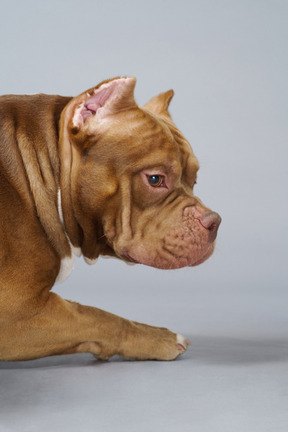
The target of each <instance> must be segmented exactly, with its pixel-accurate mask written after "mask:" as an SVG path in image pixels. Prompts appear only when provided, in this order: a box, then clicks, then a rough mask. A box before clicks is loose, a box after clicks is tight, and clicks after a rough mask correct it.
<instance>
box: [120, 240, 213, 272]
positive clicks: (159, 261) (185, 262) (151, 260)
mask: <svg viewBox="0 0 288 432" xmlns="http://www.w3.org/2000/svg"><path fill="white" fill-rule="evenodd" d="M214 246H215V245H214V243H212V244H210V245H209V246H208V248H207V249H206V251H205V252H204V253H203V254H201V255H200V256H197V257H192V256H189V257H175V258H173V259H171V260H167V259H163V258H161V257H160V256H156V257H151V256H148V255H146V254H145V255H143V256H141V258H140V257H138V256H137V257H136V254H135V255H133V254H132V253H128V252H125V253H124V254H123V255H122V256H121V259H123V260H124V261H125V262H126V263H127V264H132V265H133V264H143V265H146V266H149V267H154V268H158V269H163V270H173V269H179V268H183V267H196V266H198V265H200V264H202V263H203V262H205V261H206V260H207V259H208V258H210V256H211V255H212V254H213V251H214Z"/></svg>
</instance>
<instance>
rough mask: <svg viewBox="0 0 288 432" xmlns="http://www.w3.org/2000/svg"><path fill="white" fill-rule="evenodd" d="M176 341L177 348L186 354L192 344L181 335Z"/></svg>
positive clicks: (177, 336)
mask: <svg viewBox="0 0 288 432" xmlns="http://www.w3.org/2000/svg"><path fill="white" fill-rule="evenodd" d="M176 341H177V348H178V349H179V351H182V352H185V351H186V350H187V348H188V346H189V345H191V342H190V341H189V340H188V339H186V338H185V337H184V336H182V335H181V334H179V333H178V334H177V335H176Z"/></svg>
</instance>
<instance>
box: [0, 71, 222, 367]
mask: <svg viewBox="0 0 288 432" xmlns="http://www.w3.org/2000/svg"><path fill="white" fill-rule="evenodd" d="M135 82H136V80H135V78H115V79H112V80H107V81H104V82H102V83H101V84H99V85H97V86H96V87H94V88H92V89H90V90H87V91H85V92H84V93H82V94H81V95H80V96H78V97H75V98H71V97H62V96H48V95H44V94H38V95H33V96H12V95H9V96H2V97H1V98H0V359H1V360H25V359H33V358H37V357H43V356H49V355H55V354H67V353H79V352H90V353H92V354H94V355H95V356H96V357H97V358H99V359H108V358H109V357H111V356H113V355H120V356H123V357H125V358H132V359H143V360H144V359H158V360H172V359H175V358H176V357H178V356H179V355H180V354H182V353H183V352H184V351H185V350H186V349H187V345H188V344H189V342H188V340H187V339H185V337H183V336H181V335H179V334H175V333H172V332H170V331H169V330H166V329H163V328H157V327H151V326H148V325H145V324H140V323H137V322H132V321H129V320H126V319H123V318H120V317H118V316H115V315H112V314H110V313H108V312H104V311H102V310H100V309H97V308H94V307H90V306H82V305H81V304H77V303H73V302H71V301H66V300H63V299H62V298H61V297H59V296H58V295H56V294H55V293H53V292H51V288H52V286H53V285H54V283H55V282H56V281H57V280H58V281H59V280H63V279H64V278H65V277H67V276H68V274H69V272H70V270H71V268H72V265H73V259H74V255H75V254H76V255H78V256H79V255H81V254H82V255H83V256H84V259H85V260H86V262H88V263H89V264H91V263H93V262H94V261H95V260H96V259H97V257H98V256H99V255H106V256H107V255H108V256H114V257H117V258H119V259H122V260H124V261H127V262H133V263H140V264H146V265H148V266H153V267H157V268H160V269H175V268H180V267H184V266H195V265H197V264H200V263H202V262H203V261H205V260H206V259H207V258H208V257H209V256H210V255H211V254H212V253H213V249H214V245H215V239H216V234H217V229H218V226H219V224H220V220H221V219H220V216H219V215H218V214H217V213H215V212H213V211H211V210H210V209H209V208H207V207H206V206H204V205H203V204H202V202H201V201H200V200H199V199H198V198H197V197H195V196H194V193H193V188H194V185H195V182H196V177H197V171H198V168H199V166H198V162H197V159H196V158H195V156H194V154H193V152H192V149H191V147H190V145H189V143H188V142H187V140H186V139H185V138H184V136H183V135H182V134H181V133H180V132H179V130H178V129H177V127H176V126H175V124H174V123H173V121H172V119H171V117H170V115H169V113H168V105H169V103H170V100H171V98H172V96H173V91H172V90H170V91H168V92H166V93H161V94H159V95H158V96H156V97H154V98H153V99H151V100H150V101H149V102H148V103H147V104H146V105H144V106H143V107H141V108H140V107H139V106H138V105H137V104H136V102H135V100H134V94H133V92H134V87H135ZM95 271H96V269H95ZM127 271H129V269H127ZM96 277H97V276H96ZM99 283H101V281H99Z"/></svg>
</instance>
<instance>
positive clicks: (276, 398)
mask: <svg viewBox="0 0 288 432" xmlns="http://www.w3.org/2000/svg"><path fill="white" fill-rule="evenodd" d="M220 243H221V242H220ZM222 260H223V256H222V257H221V256H220V255H219V256H218V257H217V256H216V257H215V258H214V259H213V258H212V260H211V261H210V265H209V264H208V263H207V265H206V269H205V267H204V270H201V268H200V267H199V269H185V270H180V271H176V272H172V273H171V272H161V271H157V270H153V269H148V270H147V269H145V268H144V267H141V266H133V267H130V266H126V265H125V264H123V263H121V262H117V261H116V260H100V262H99V263H97V264H96V266H95V267H94V268H91V267H88V266H87V265H85V264H84V263H83V262H82V261H78V262H77V265H76V269H75V271H74V274H73V275H72V276H71V279H70V285H69V279H68V281H67V282H65V283H64V284H62V285H59V286H58V287H57V291H58V292H59V293H61V292H62V294H63V296H64V297H69V298H73V299H77V300H79V301H82V302H84V298H85V297H87V298H86V302H89V304H93V303H94V304H95V305H97V306H100V307H102V308H104V309H109V310H111V311H112V312H118V313H119V314H121V315H122V316H127V317H130V318H132V319H138V320H140V321H146V322H149V323H150V324H154V325H157V324H159V325H166V326H169V327H170V328H171V329H172V330H176V331H181V332H182V333H184V334H185V335H186V336H188V337H189V338H190V339H191V341H192V345H191V347H190V349H189V351H188V352H186V353H185V354H184V355H183V356H182V357H181V358H179V359H178V360H176V361H174V362H154V361H152V362H132V361H123V360H122V359H120V358H113V359H112V360H110V361H109V362H99V361H96V360H94V358H93V357H92V356H90V355H88V354H84V355H72V356H63V357H61V356H58V357H51V358H44V359H39V360H35V361H29V362H16V363H13V362H8V363H5V362H0V407H1V408H0V409H1V416H0V431H1V432H6V431H7V432H18V431H19V432H34V431H35V432H38V431H40V430H41V431H42V432H46V431H47V432H48V431H49V432H50V431H51V430H52V431H55V432H58V431H61V432H62V431H63V432H64V431H66V430H67V431H71V432H76V431H77V432H78V431H79V430H83V431H87V432H90V431H91V432H92V431H99V432H110V431H111V432H112V431H114V430H118V431H121V432H122V431H125V432H126V431H127V432H130V431H131V432H132V431H139V432H142V431H143V432H149V431H151V432H152V431H156V430H159V431H167V432H170V431H171V432H172V431H175V429H176V428H179V429H181V430H183V431H187V432H190V431H194V430H195V431H199V432H206V431H207V432H208V431H209V432H211V431H217V432H218V431H219V432H225V431H227V432H231V431H233V432H238V431H239V432H266V431H267V432H287V430H288V412H287V406H288V334H287V328H288V316H287V313H285V310H286V309H287V304H286V303H284V302H283V297H282V299H279V302H277V294H278V293H279V291H278V289H277V284H276V285H275V287H274V294H273V295H271V293H269V292H268V291H267V289H266V291H265V287H263V293H262V295H260V293H257V294H256V295H255V292H251V291H250V293H249V286H246V287H245V286H242V290H240V288H241V287H240V286H239V285H240V284H241V282H239V284H238V286H237V283H236V282H235V285H234V287H233V286H231V287H230V288H229V289H228V288H227V286H226V287H225V286H223V285H222V286H221V276H219V274H216V273H215V271H216V269H217V268H218V267H219V263H220V261H222ZM224 261H225V260H224ZM226 264H227V263H226ZM204 266H205V265H204ZM202 268H203V267H202ZM84 271H86V281H87V286H82V287H81V288H78V290H76V289H75V286H77V283H79V284H80V282H81V277H83V274H84ZM99 272H101V276H102V277H103V283H100V282H99V281H98V282H97V287H95V282H96V281H95V277H96V275H97V274H99ZM189 273H190V276H191V280H192V281H193V282H195V284H191V285H190V286H189V285H188V284H187V276H188V274H189ZM143 274H145V275H146V277H145V279H144V278H143ZM213 276H214V283H215V284H216V286H212V284H211V278H213ZM117 279H118V280H119V281H121V284H120V285H119V286H117V287H116V284H114V286H113V287H112V282H113V281H115V280H117ZM72 280H73V281H74V282H73V284H72ZM104 281H105V283H104ZM136 281H137V285H135V282H136ZM161 281H162V285H161V286H160V282H161ZM181 281H186V282H185V284H183V286H181ZM209 281H210V283H209ZM176 282H178V285H179V286H177V285H176ZM110 284H111V285H110ZM209 285H210V287H208V286H209ZM79 286H80V285H79ZM145 286H146V289H145ZM101 287H102V288H101ZM69 290H70V295H69ZM275 296H276V298H275ZM127 299H129V301H127ZM280 303H282V306H283V307H282V308H281V304H280ZM109 304H110V307H109V306H108V305H109Z"/></svg>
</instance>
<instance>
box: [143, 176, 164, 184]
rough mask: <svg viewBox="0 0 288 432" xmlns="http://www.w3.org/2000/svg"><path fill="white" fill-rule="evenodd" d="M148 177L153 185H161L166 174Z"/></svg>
mask: <svg viewBox="0 0 288 432" xmlns="http://www.w3.org/2000/svg"><path fill="white" fill-rule="evenodd" d="M147 179H148V182H149V184H150V185H151V186H153V187H160V186H162V184H163V182H164V176H162V175H157V174H153V175H149V176H147Z"/></svg>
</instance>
